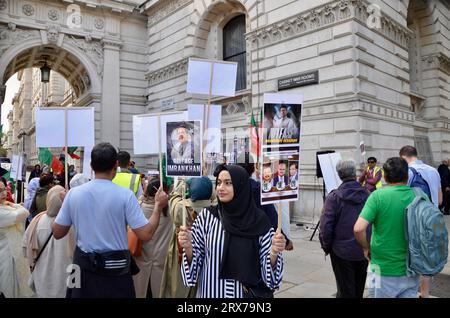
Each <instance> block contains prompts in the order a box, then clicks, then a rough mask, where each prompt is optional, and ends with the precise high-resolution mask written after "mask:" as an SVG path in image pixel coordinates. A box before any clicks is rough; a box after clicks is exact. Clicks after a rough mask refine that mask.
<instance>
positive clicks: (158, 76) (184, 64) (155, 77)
mask: <svg viewBox="0 0 450 318" xmlns="http://www.w3.org/2000/svg"><path fill="white" fill-rule="evenodd" d="M187 69H188V58H184V59H182V60H180V61H177V62H175V63H172V64H170V65H168V66H165V67H163V68H160V69H158V70H156V71H152V72H148V73H147V74H146V75H145V78H146V79H147V80H148V83H149V86H154V85H157V84H159V83H162V82H165V81H168V80H171V79H173V78H176V77H179V76H182V75H185V74H187Z"/></svg>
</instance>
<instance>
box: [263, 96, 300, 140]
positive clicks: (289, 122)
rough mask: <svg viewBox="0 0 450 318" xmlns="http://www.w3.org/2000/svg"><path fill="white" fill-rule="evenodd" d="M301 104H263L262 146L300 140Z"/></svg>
mask: <svg viewBox="0 0 450 318" xmlns="http://www.w3.org/2000/svg"><path fill="white" fill-rule="evenodd" d="M301 114H302V105H301V104H274V103H265V104H264V121H263V146H270V145H295V144H298V143H299V142H300V129H301V127H300V123H301Z"/></svg>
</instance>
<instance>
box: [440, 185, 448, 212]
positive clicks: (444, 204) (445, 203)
mask: <svg viewBox="0 0 450 318" xmlns="http://www.w3.org/2000/svg"><path fill="white" fill-rule="evenodd" d="M439 208H440V209H442V211H443V212H444V214H449V213H450V191H445V189H442V204H441V206H440V207H439Z"/></svg>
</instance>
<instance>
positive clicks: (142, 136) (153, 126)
mask: <svg viewBox="0 0 450 318" xmlns="http://www.w3.org/2000/svg"><path fill="white" fill-rule="evenodd" d="M186 119H187V112H180V113H179V114H171V115H161V131H160V133H159V136H158V115H136V116H133V147H134V149H133V152H134V154H135V155H151V154H159V153H160V151H162V150H163V149H164V147H165V145H166V132H165V131H164V127H165V123H166V122H168V121H169V122H170V121H184V120H186ZM158 139H160V140H161V149H159V148H158Z"/></svg>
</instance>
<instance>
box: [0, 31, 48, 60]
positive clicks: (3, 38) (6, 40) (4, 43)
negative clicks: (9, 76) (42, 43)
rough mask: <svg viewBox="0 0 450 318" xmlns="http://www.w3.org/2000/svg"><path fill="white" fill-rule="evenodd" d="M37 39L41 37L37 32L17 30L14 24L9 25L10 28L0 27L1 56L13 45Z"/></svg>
mask: <svg viewBox="0 0 450 318" xmlns="http://www.w3.org/2000/svg"><path fill="white" fill-rule="evenodd" d="M35 37H40V33H39V31H37V30H22V29H17V28H16V25H15V24H14V23H9V24H8V26H4V25H0V55H2V54H3V53H4V52H5V51H6V50H7V49H9V48H10V47H11V46H12V45H13V44H16V43H18V42H21V41H23V40H28V39H31V38H35Z"/></svg>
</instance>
